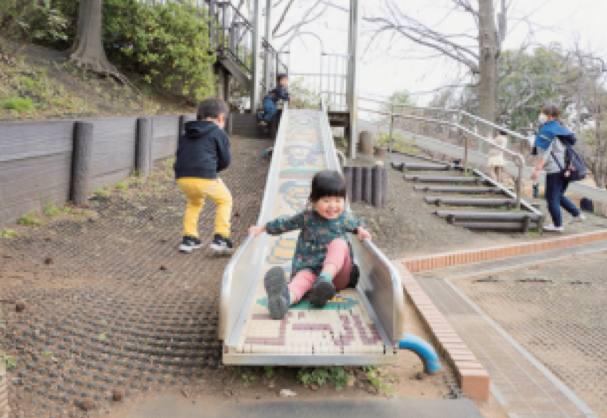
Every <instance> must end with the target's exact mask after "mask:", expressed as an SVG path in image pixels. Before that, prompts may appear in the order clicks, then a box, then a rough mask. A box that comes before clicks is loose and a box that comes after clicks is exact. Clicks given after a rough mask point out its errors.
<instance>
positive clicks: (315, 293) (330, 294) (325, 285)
mask: <svg viewBox="0 0 607 418" xmlns="http://www.w3.org/2000/svg"><path fill="white" fill-rule="evenodd" d="M334 297H335V286H333V281H332V280H329V279H327V278H326V277H324V276H323V275H320V276H318V278H317V279H316V281H315V282H314V285H313V286H312V292H311V294H310V303H311V304H312V305H314V306H316V307H317V308H323V307H324V306H325V305H326V304H327V302H328V301H330V300H331V299H333V298H334Z"/></svg>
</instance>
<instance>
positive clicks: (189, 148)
mask: <svg viewBox="0 0 607 418" xmlns="http://www.w3.org/2000/svg"><path fill="white" fill-rule="evenodd" d="M227 115H228V107H227V106H226V104H225V102H223V100H219V99H207V100H204V101H203V102H202V103H201V104H200V106H199V107H198V114H197V120H196V121H192V122H187V123H186V124H185V134H184V135H182V136H181V138H179V146H178V148H177V159H176V161H175V166H174V169H175V177H176V179H177V184H178V185H179V187H180V188H181V191H182V192H183V193H184V194H185V195H186V197H187V198H188V207H187V210H186V213H185V218H184V220H183V241H182V243H181V245H180V246H179V251H182V252H186V253H190V252H192V250H195V249H197V248H200V247H201V246H202V243H201V241H200V239H199V237H198V217H199V215H200V211H201V210H202V207H203V205H204V200H205V199H207V198H210V199H213V200H214V201H215V203H216V204H217V214H216V217H215V236H214V238H213V242H212V243H211V249H213V250H215V251H218V252H221V253H231V252H232V251H233V250H234V246H233V245H232V241H230V238H229V237H230V217H231V214H232V195H231V194H230V191H229V190H228V188H227V187H226V185H225V184H224V183H223V181H222V180H221V179H220V178H219V177H218V176H217V173H218V172H220V171H222V170H225V169H226V168H228V166H229V165H230V161H231V159H232V156H231V154H230V142H229V140H228V135H227V134H226V133H225V131H224V130H223V128H224V126H225V120H226V117H227Z"/></svg>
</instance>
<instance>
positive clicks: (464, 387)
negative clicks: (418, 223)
mask: <svg viewBox="0 0 607 418" xmlns="http://www.w3.org/2000/svg"><path fill="white" fill-rule="evenodd" d="M393 264H394V265H395V266H396V268H397V269H398V271H399V273H400V276H401V279H402V282H403V286H404V288H405V291H406V292H407V295H408V296H409V298H410V299H411V301H412V302H413V305H414V306H415V308H416V310H417V313H418V314H419V315H420V317H421V318H422V322H423V323H424V326H425V327H426V329H427V330H428V331H429V333H430V334H431V335H432V338H433V341H432V343H433V345H434V346H435V347H437V351H438V352H439V354H440V355H441V356H442V357H444V358H446V359H447V361H448V362H449V363H450V364H451V366H452V367H453V368H454V370H455V372H456V374H457V378H458V380H459V384H460V388H461V391H462V393H463V394H464V395H466V397H468V398H469V399H473V400H477V401H483V402H487V401H488V400H489V398H490V394H491V389H490V387H491V378H490V376H489V373H488V372H487V370H485V368H484V367H483V365H482V364H481V363H480V361H478V360H477V358H476V357H475V356H474V354H473V353H472V351H471V350H470V349H469V348H468V346H467V345H466V343H464V341H463V340H462V339H461V338H460V337H459V335H458V334H457V332H455V330H454V329H453V328H452V327H451V325H450V324H449V321H447V319H446V318H445V317H444V316H443V314H442V313H441V312H440V311H439V310H438V308H437V307H436V306H435V305H434V303H433V302H432V300H431V299H430V298H429V297H428V295H426V292H424V291H423V290H422V288H421V286H420V285H419V283H417V280H415V278H414V277H413V275H412V274H411V273H410V272H409V270H407V268H406V267H405V266H404V265H403V263H402V262H400V261H395V262H394V263H393Z"/></svg>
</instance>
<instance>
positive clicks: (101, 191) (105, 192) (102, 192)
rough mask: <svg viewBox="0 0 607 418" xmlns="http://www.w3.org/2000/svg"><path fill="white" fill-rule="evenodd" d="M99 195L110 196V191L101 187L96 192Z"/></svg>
mask: <svg viewBox="0 0 607 418" xmlns="http://www.w3.org/2000/svg"><path fill="white" fill-rule="evenodd" d="M95 194H96V195H97V196H109V194H110V192H108V191H107V190H105V189H99V190H97V191H96V192H95Z"/></svg>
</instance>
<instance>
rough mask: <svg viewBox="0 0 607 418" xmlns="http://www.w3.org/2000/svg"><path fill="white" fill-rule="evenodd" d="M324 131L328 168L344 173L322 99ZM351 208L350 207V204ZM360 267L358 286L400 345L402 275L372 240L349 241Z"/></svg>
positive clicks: (403, 299)
mask: <svg viewBox="0 0 607 418" xmlns="http://www.w3.org/2000/svg"><path fill="white" fill-rule="evenodd" d="M321 108H322V119H321V129H322V135H323V142H324V144H325V157H326V160H327V168H328V169H330V170H337V171H340V172H341V168H340V166H339V161H338V158H337V153H336V150H335V142H334V140H333V135H332V133H331V126H330V124H329V118H328V115H327V113H328V109H327V106H326V102H325V101H324V100H322V99H321ZM347 207H348V209H349V204H348V206H347ZM350 243H351V245H352V251H353V252H354V258H355V259H356V261H357V264H358V266H359V268H360V281H359V287H360V289H361V290H362V291H363V293H364V295H365V297H366V298H367V299H368V301H369V303H370V304H371V306H372V307H373V310H374V311H375V315H376V317H377V319H378V320H379V321H380V322H381V324H380V325H381V326H382V327H383V329H384V331H385V332H386V334H387V337H388V338H389V339H390V341H391V342H392V343H393V344H395V345H396V344H398V342H399V341H400V339H401V338H402V337H403V332H404V329H405V323H404V321H405V296H404V291H403V285H402V281H401V279H400V274H399V273H398V271H397V270H396V268H395V267H394V266H393V265H392V263H391V262H390V260H389V259H388V257H386V255H385V254H384V253H382V252H381V250H380V249H379V248H377V246H376V245H375V244H374V243H373V242H372V241H370V240H365V241H363V242H362V243H361V242H360V241H358V239H356V238H353V239H351V240H350Z"/></svg>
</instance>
